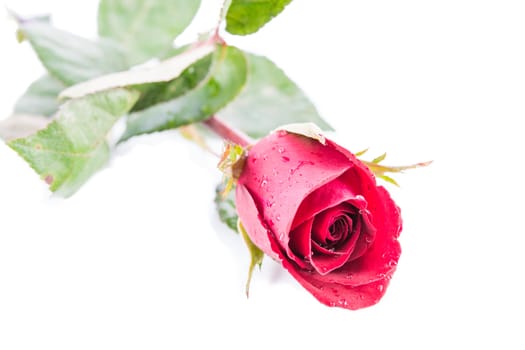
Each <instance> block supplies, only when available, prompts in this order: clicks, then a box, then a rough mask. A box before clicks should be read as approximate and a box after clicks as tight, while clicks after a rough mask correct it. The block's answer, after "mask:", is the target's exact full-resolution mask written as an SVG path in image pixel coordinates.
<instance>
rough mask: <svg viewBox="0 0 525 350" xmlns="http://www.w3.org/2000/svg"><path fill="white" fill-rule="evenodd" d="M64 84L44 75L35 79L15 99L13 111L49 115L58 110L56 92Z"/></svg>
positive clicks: (60, 89)
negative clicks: (16, 99)
mask: <svg viewBox="0 0 525 350" xmlns="http://www.w3.org/2000/svg"><path fill="white" fill-rule="evenodd" d="M65 88H66V86H65V85H64V84H62V82H60V81H59V80H57V79H55V78H53V77H51V76H49V75H44V76H43V77H41V78H39V79H37V80H35V81H34V82H33V83H32V84H31V85H29V87H28V88H27V90H26V92H25V93H24V94H23V95H22V96H20V98H19V99H18V101H16V104H15V108H14V112H15V113H17V114H35V115H43V116H47V117H50V116H52V115H53V114H55V112H56V111H57V110H58V94H59V93H60V91H62V90H63V89H65Z"/></svg>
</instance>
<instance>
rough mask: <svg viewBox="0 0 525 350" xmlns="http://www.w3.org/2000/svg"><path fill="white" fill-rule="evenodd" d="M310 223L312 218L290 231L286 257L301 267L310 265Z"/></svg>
mask: <svg viewBox="0 0 525 350" xmlns="http://www.w3.org/2000/svg"><path fill="white" fill-rule="evenodd" d="M312 223H313V220H309V221H305V222H303V224H302V225H300V226H298V227H296V228H295V229H294V230H293V231H291V232H290V242H289V244H288V245H289V247H290V251H289V252H288V257H289V258H290V259H292V260H293V261H295V262H296V263H297V265H299V267H301V268H307V267H310V259H311V256H312V239H311V232H312Z"/></svg>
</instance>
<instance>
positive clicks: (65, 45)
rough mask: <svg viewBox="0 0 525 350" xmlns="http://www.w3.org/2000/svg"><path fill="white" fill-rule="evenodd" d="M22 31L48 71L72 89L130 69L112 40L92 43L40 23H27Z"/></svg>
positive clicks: (21, 26)
mask: <svg viewBox="0 0 525 350" xmlns="http://www.w3.org/2000/svg"><path fill="white" fill-rule="evenodd" d="M20 30H21V31H22V33H23V34H24V36H25V37H26V38H27V39H28V40H29V42H30V44H31V46H32V47H33V49H34V50H35V52H36V54H37V56H38V58H39V59H40V61H41V62H42V64H43V65H44V67H46V69H47V70H48V72H49V73H50V74H51V75H52V76H53V77H55V78H57V79H59V80H60V81H62V82H63V83H64V84H66V85H68V86H69V85H72V84H75V83H79V82H81V81H84V80H88V79H91V78H94V77H96V76H99V75H104V74H108V73H111V72H116V71H120V70H124V69H127V68H128V65H127V63H126V61H125V59H124V56H123V53H122V51H121V50H120V49H119V48H118V47H117V46H115V45H114V44H111V43H110V42H108V41H99V42H94V41H90V40H88V39H85V38H82V37H79V36H76V35H74V34H71V33H69V32H66V31H63V30H60V29H57V28H55V27H53V26H51V25H50V24H48V23H43V22H38V21H37V22H33V21H30V22H23V23H21V24H20Z"/></svg>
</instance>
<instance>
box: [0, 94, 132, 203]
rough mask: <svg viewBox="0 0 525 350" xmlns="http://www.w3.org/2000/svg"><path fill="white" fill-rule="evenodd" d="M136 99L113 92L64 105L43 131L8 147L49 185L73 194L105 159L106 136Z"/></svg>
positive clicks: (51, 187)
mask: <svg viewBox="0 0 525 350" xmlns="http://www.w3.org/2000/svg"><path fill="white" fill-rule="evenodd" d="M137 98H138V93H137V92H136V91H130V90H125V89H115V90H111V91H107V92H102V93H98V94H94V95H89V96H86V97H84V98H81V99H75V100H70V101H68V102H66V103H65V104H64V105H62V107H61V108H60V110H59V111H58V113H57V114H56V117H55V119H54V120H53V122H51V123H50V124H49V125H48V126H47V127H46V128H45V129H42V130H40V131H38V132H37V133H36V134H34V135H32V136H29V137H27V138H22V139H15V140H12V141H10V142H9V143H8V145H9V146H10V147H11V148H12V149H14V150H15V151H16V152H18V154H19V155H20V156H22V157H23V158H24V159H25V160H26V161H27V162H28V163H29V165H30V166H31V167H32V168H33V169H34V170H35V171H36V172H37V173H38V174H39V175H40V176H41V178H42V179H43V180H45V181H46V182H47V183H48V184H49V188H50V189H51V191H53V192H55V191H58V192H59V193H61V194H62V195H64V196H69V195H71V194H73V193H74V192H75V191H76V190H77V189H78V188H79V187H80V186H81V185H82V184H83V183H84V182H85V181H86V180H87V179H88V178H89V177H90V176H91V175H92V174H93V173H94V172H95V171H97V170H98V169H99V168H101V167H102V166H103V165H104V164H105V163H106V161H107V159H108V157H109V147H108V145H107V142H106V135H107V133H108V132H109V131H110V129H111V128H112V127H113V124H114V123H115V122H116V121H117V120H118V119H119V118H120V117H121V116H122V115H124V114H125V113H127V112H128V111H129V110H130V108H131V107H132V106H133V104H134V103H135V102H136V100H137Z"/></svg>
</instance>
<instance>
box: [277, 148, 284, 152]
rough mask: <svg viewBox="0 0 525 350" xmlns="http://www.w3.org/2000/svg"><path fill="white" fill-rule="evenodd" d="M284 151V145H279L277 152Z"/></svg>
mask: <svg viewBox="0 0 525 350" xmlns="http://www.w3.org/2000/svg"><path fill="white" fill-rule="evenodd" d="M284 151H285V149H284V147H279V148H278V149H277V152H279V153H284Z"/></svg>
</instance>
